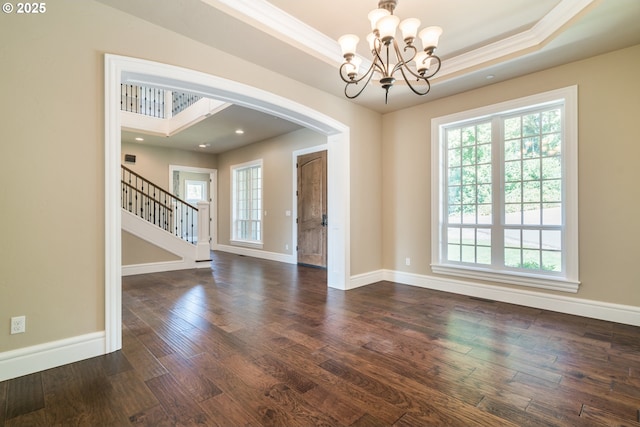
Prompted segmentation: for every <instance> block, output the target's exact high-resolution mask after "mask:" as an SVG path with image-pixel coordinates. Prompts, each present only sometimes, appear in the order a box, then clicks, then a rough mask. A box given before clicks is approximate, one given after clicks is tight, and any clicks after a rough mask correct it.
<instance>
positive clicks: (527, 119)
mask: <svg viewBox="0 0 640 427" xmlns="http://www.w3.org/2000/svg"><path fill="white" fill-rule="evenodd" d="M539 133H540V115H539V114H537V113H536V114H528V115H526V116H523V117H522V136H529V135H538V134H539Z"/></svg>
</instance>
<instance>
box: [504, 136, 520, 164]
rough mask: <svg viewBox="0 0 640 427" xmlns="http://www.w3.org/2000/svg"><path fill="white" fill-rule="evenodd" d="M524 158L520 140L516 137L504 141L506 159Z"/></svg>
mask: <svg viewBox="0 0 640 427" xmlns="http://www.w3.org/2000/svg"><path fill="white" fill-rule="evenodd" d="M520 158H522V150H521V149H520V140H519V139H514V140H510V141H505V142H504V159H505V160H518V159H520Z"/></svg>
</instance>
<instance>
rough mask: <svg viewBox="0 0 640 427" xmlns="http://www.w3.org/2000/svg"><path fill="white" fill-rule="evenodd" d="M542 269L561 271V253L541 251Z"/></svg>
mask: <svg viewBox="0 0 640 427" xmlns="http://www.w3.org/2000/svg"><path fill="white" fill-rule="evenodd" d="M542 269H543V270H546V271H556V272H560V271H562V253H561V252H555V251H553V252H552V251H542Z"/></svg>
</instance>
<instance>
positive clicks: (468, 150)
mask: <svg viewBox="0 0 640 427" xmlns="http://www.w3.org/2000/svg"><path fill="white" fill-rule="evenodd" d="M462 164H463V165H475V164H476V147H465V148H463V149H462Z"/></svg>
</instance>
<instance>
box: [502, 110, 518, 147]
mask: <svg viewBox="0 0 640 427" xmlns="http://www.w3.org/2000/svg"><path fill="white" fill-rule="evenodd" d="M520 129H521V127H520V117H514V118H511V119H506V120H505V121H504V137H505V139H514V138H520V135H521V131H520ZM518 148H519V147H518Z"/></svg>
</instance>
